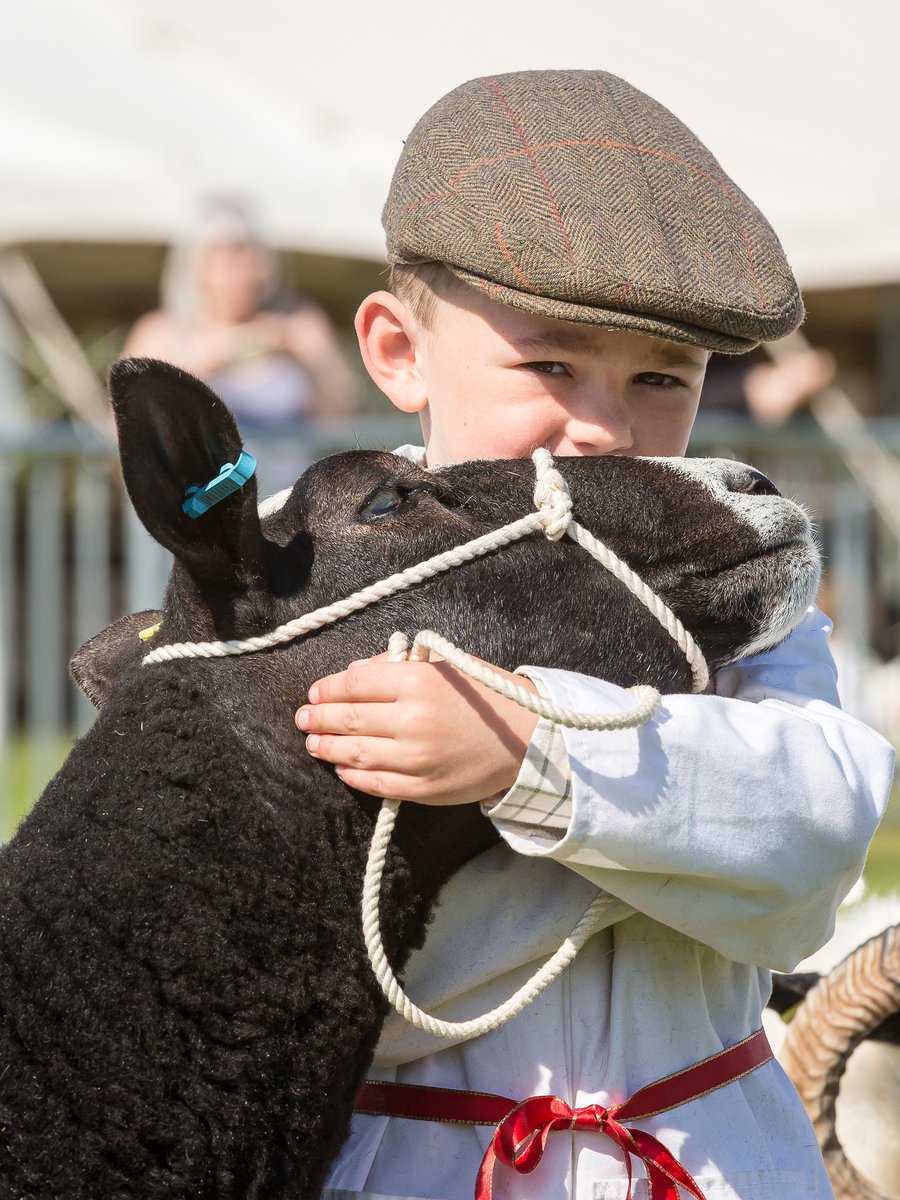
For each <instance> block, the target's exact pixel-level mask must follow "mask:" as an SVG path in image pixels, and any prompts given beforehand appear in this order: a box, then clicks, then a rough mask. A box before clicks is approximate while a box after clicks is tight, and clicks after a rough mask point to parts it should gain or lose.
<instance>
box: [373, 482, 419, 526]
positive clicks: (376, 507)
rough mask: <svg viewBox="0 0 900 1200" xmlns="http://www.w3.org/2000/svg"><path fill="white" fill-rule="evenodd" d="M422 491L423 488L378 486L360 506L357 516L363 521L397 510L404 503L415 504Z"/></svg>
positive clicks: (403, 505) (404, 504)
mask: <svg viewBox="0 0 900 1200" xmlns="http://www.w3.org/2000/svg"><path fill="white" fill-rule="evenodd" d="M423 491H424V489H423V488H399V487H383V488H379V489H378V491H377V492H374V493H373V494H372V495H371V496H370V497H369V498H368V500H366V502H365V503H364V504H363V506H362V507H361V508H360V510H359V517H360V519H361V520H363V521H372V520H376V519H377V518H378V517H385V516H387V515H388V513H393V512H397V510H398V509H401V508H403V507H405V506H406V505H409V504H415V502H416V501H417V500H418V499H419V497H420V496H421V494H422V492H423Z"/></svg>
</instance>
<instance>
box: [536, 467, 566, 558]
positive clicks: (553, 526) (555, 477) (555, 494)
mask: <svg viewBox="0 0 900 1200" xmlns="http://www.w3.org/2000/svg"><path fill="white" fill-rule="evenodd" d="M532 459H533V461H534V468H535V473H536V475H537V479H536V481H535V485H534V506H535V508H536V509H537V510H538V512H539V513H540V514H541V524H542V525H543V527H544V533H545V535H546V536H547V537H548V538H549V540H550V541H551V542H558V541H559V540H560V538H562V537H564V536H565V534H566V532H567V530H568V528H569V526H570V525H571V523H572V497H571V495H570V494H569V485H568V484H567V483H566V481H565V479H563V477H562V475H561V474H560V473H559V471H558V470H557V469H556V466H555V465H554V462H553V456H552V455H551V454H550V451H549V450H546V449H545V448H544V447H541V448H540V449H539V450H535V452H534V454H533V455H532Z"/></svg>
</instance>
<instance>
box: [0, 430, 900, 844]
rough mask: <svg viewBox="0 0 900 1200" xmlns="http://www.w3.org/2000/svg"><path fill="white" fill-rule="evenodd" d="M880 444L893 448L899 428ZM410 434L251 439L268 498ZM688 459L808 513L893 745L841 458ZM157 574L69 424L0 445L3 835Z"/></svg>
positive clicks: (885, 618)
mask: <svg viewBox="0 0 900 1200" xmlns="http://www.w3.org/2000/svg"><path fill="white" fill-rule="evenodd" d="M870 428H874V427H870ZM878 433H879V435H880V437H881V438H882V439H883V441H884V442H885V444H887V445H889V446H891V447H892V448H894V449H895V450H896V449H900V422H893V423H883V424H882V425H881V426H879V427H878ZM415 438H416V425H415V422H412V421H408V420H406V419H403V418H386V419H377V418H368V419H358V420H355V421H354V422H353V423H352V425H350V426H348V425H346V424H344V425H328V424H320V425H315V426H308V427H306V428H305V429H304V430H303V431H302V435H301V436H298V433H297V430H296V428H294V429H293V430H288V431H285V433H283V434H281V435H278V434H276V435H267V436H266V438H265V439H262V438H257V437H255V436H254V437H253V438H252V439H249V440H250V441H251V442H252V445H251V449H252V450H253V452H254V453H255V454H257V456H258V457H259V460H260V485H261V494H262V495H265V494H267V492H268V491H271V490H275V489H276V488H277V487H278V486H283V484H284V482H285V480H284V478H283V475H284V471H285V469H286V468H291V469H295V468H297V467H302V465H303V462H304V461H309V460H311V459H313V458H316V457H320V456H321V455H322V454H324V453H329V452H331V451H334V450H338V449H346V448H357V447H360V446H377V447H379V448H389V447H391V446H394V445H397V444H399V443H401V442H403V441H408V440H414V439H415ZM286 445H287V446H288V447H289V450H288V451H287V452H286V450H285V446H286ZM692 453H694V454H712V455H721V456H726V457H738V458H741V459H744V460H747V461H750V462H753V463H754V464H755V465H756V466H757V467H759V468H760V469H761V470H763V471H765V472H766V473H767V474H769V475H771V476H772V478H773V479H774V480H775V481H776V483H777V484H778V485H779V487H780V488H781V490H782V491H783V492H784V493H785V494H787V495H791V496H793V497H795V498H797V499H798V500H800V501H801V502H802V503H804V504H805V505H806V506H807V507H808V508H810V510H811V511H812V512H813V514H814V516H815V517H816V519H817V521H818V524H819V528H820V535H821V538H822V540H823V542H824V549H825V552H826V561H827V569H828V580H829V593H828V602H827V606H828V608H829V610H830V611H831V612H832V615H833V616H834V617H835V621H836V628H837V632H838V636H837V637H836V642H835V647H836V651H837V657H838V661H839V667H840V669H841V673H842V695H843V698H844V704H845V706H846V707H847V708H848V709H849V710H850V711H851V712H855V713H857V714H858V715H860V716H862V717H863V718H864V719H866V720H868V721H869V722H871V723H873V724H875V725H876V726H878V727H879V728H881V729H882V730H883V731H884V732H885V733H887V734H888V736H896V735H897V733H898V732H900V668H897V667H893V668H892V666H891V665H890V664H887V665H885V664H884V663H883V662H882V661H880V660H881V655H879V654H878V653H876V643H878V644H879V647H880V649H881V651H882V652H883V650H884V643H885V630H886V629H887V628H888V627H889V626H890V623H891V621H895V622H896V621H898V619H900V547H898V544H897V541H896V539H895V538H894V537H893V536H892V535H891V534H890V533H889V532H888V531H887V530H886V529H885V528H884V527H883V526H882V524H881V523H880V522H879V521H878V520H877V519H876V518H875V517H874V516H873V513H872V510H871V507H870V504H869V502H868V499H867V496H866V494H865V492H864V491H863V490H862V489H861V487H860V486H859V484H858V483H857V482H855V481H854V479H853V478H852V476H851V475H850V473H849V472H848V471H847V470H846V468H845V466H844V464H843V462H842V459H841V456H840V454H839V453H838V452H837V451H836V450H835V449H834V448H833V447H832V446H830V445H829V444H828V443H827V441H826V440H825V439H824V438H823V437H822V435H821V434H820V433H819V432H818V430H817V429H816V428H815V427H814V426H812V425H810V426H808V427H806V426H803V425H802V424H797V425H795V426H791V428H790V429H789V430H787V431H779V432H778V433H777V434H770V433H767V432H766V431H761V430H759V429H757V428H756V427H755V426H752V425H750V424H749V423H747V422H741V421H729V420H725V419H719V418H716V419H707V420H705V421H702V422H701V423H700V424H699V425H698V427H697V430H696V434H695V437H694V439H693V442H692ZM898 503H900V496H898ZM169 565H170V560H169V556H168V554H167V553H166V552H165V551H163V550H162V549H161V548H160V547H159V546H158V545H157V544H156V543H155V542H153V541H152V539H151V538H150V537H149V535H148V534H147V533H146V532H145V530H144V529H143V527H142V526H141V524H140V522H139V521H138V520H137V518H136V517H135V515H134V512H133V510H132V508H131V505H130V503H129V502H128V500H127V497H126V496H125V495H124V492H123V489H122V485H121V481H120V477H119V472H118V464H117V459H116V455H115V452H114V448H113V447H112V445H111V443H107V442H104V441H102V440H101V439H99V438H98V437H97V436H96V435H94V434H91V433H87V432H85V431H82V430H79V429H74V428H71V427H68V426H61V427H58V428H52V429H50V430H42V431H39V432H36V433H33V434H29V435H19V436H16V437H7V438H6V439H3V438H2V437H0V768H2V772H3V778H4V780H5V781H6V785H5V787H4V790H3V793H2V794H0V837H3V836H8V834H9V833H10V832H11V829H12V827H13V826H14V824H15V821H16V820H17V819H18V816H19V815H21V811H22V810H23V809H24V808H25V807H27V805H28V803H29V802H30V801H31V800H32V799H33V798H34V797H35V796H36V794H37V792H38V791H39V789H40V787H41V786H42V785H43V783H44V782H45V781H46V779H47V778H48V777H49V775H50V774H51V773H52V771H53V770H54V769H55V768H56V766H57V765H58V762H59V759H60V756H61V754H62V753H64V751H65V748H66V746H67V745H68V743H69V741H70V739H71V737H72V735H73V734H77V733H80V732H82V731H84V730H85V729H86V728H87V727H88V725H89V724H90V721H91V720H92V718H93V709H92V708H91V706H90V704H89V703H88V702H87V701H86V700H85V699H84V697H83V696H81V694H80V692H79V691H78V689H77V688H76V687H75V685H74V684H73V683H72V682H71V681H70V679H69V676H68V660H69V658H70V657H71V655H72V653H73V652H74V650H75V649H76V648H77V647H78V646H79V645H81V644H82V642H84V641H85V640H86V639H87V638H88V637H90V636H91V635H92V634H93V633H95V632H97V631H98V630H100V629H102V628H104V627H105V626H106V625H107V624H108V623H109V622H110V621H111V620H113V619H114V618H116V617H118V616H121V615H123V614H124V613H126V612H134V611H136V610H139V609H143V608H152V607H156V606H158V605H159V603H160V601H161V598H162V593H163V587H164V583H165V579H166V576H167V574H168V570H169ZM898 649H900V647H898Z"/></svg>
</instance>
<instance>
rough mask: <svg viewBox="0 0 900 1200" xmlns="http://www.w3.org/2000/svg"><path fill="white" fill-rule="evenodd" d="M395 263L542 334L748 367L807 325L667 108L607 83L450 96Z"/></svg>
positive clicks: (387, 212) (763, 236)
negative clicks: (533, 318)
mask: <svg viewBox="0 0 900 1200" xmlns="http://www.w3.org/2000/svg"><path fill="white" fill-rule="evenodd" d="M383 222H384V228H385V232H386V234H387V250H388V260H389V261H390V262H392V263H407V264H411V263H422V262H441V263H444V264H446V265H447V266H448V267H449V268H450V269H451V270H452V271H453V272H454V273H455V274H456V275H457V276H459V278H460V279H462V280H464V281H466V282H467V283H470V284H473V285H475V286H477V287H479V288H481V289H483V290H484V292H486V293H487V294H488V295H489V296H491V297H493V298H495V299H497V300H500V301H502V302H503V303H505V304H510V305H513V306H514V307H516V308H521V309H525V310H526V311H527V312H532V313H538V314H541V315H544V316H548V317H556V318H560V319H562V320H567V321H581V322H584V323H586V324H591V325H600V326H605V327H608V328H624V329H632V330H635V331H637V332H639V333H647V334H650V335H653V336H657V337H665V338H668V339H670V340H672V341H676V342H688V343H690V344H692V345H697V346H705V347H706V348H708V349H710V350H719V351H722V352H724V353H728V354H738V353H742V352H743V351H746V350H751V349H752V348H753V347H754V346H755V345H756V344H757V343H758V342H760V341H763V340H772V339H775V338H779V337H783V336H785V334H788V333H790V332H791V330H793V329H795V328H796V327H797V325H799V324H800V322H801V321H802V319H803V303H802V300H801V298H800V292H799V290H798V287H797V284H796V281H795V280H794V277H793V274H792V273H791V269H790V267H789V265H788V263H787V260H786V259H785V256H784V252H783V250H782V248H781V245H780V243H779V241H778V238H777V237H776V236H775V233H774V232H773V230H772V228H771V226H770V225H769V223H768V222H767V221H766V219H765V218H764V217H763V215H762V213H760V211H759V209H758V208H756V206H755V205H754V204H753V203H752V202H751V201H750V200H749V199H748V198H747V197H746V196H745V195H744V193H743V192H742V191H740V189H739V188H738V187H737V186H736V185H735V184H734V183H732V181H731V180H730V179H729V178H728V176H727V175H726V174H725V173H724V171H723V170H722V168H721V167H720V166H719V164H718V162H717V161H716V159H715V158H714V157H713V155H712V154H710V152H709V151H708V150H707V149H706V147H705V146H704V145H703V144H702V143H701V142H700V141H699V140H698V139H697V138H696V137H695V136H694V134H693V133H691V131H690V130H689V129H688V128H687V126H685V125H684V124H682V122H681V121H679V120H678V119H677V117H675V116H673V115H672V113H670V112H669V110H668V109H667V108H664V107H663V106H662V105H661V104H658V103H657V102H656V101H655V100H653V99H651V98H650V97H649V96H647V95H645V94H644V93H643V92H640V91H638V90H637V88H634V87H632V86H631V84H629V83H626V82H625V81H624V80H623V79H619V78H617V76H615V75H610V74H608V73H607V72H605V71H519V72H514V73H512V74H508V75H497V76H494V77H486V78H482V79H473V80H471V81H470V82H468V83H464V84H463V85H462V86H461V87H458V88H456V89H454V91H452V92H449V93H448V94H447V95H446V96H444V97H443V99H441V100H439V101H438V102H437V104H435V105H434V107H433V108H431V109H429V111H428V112H427V113H426V114H425V115H424V117H422V119H421V120H420V121H419V123H418V124H417V125H416V127H415V129H413V131H412V133H411V134H410V136H409V138H408V140H407V142H406V144H405V146H404V149H403V152H402V154H401V155H400V160H399V162H398V163H397V168H396V170H395V172H394V178H393V181H392V183H391V187H390V192H389V194H388V199H387V203H386V205H385V208H384V212H383Z"/></svg>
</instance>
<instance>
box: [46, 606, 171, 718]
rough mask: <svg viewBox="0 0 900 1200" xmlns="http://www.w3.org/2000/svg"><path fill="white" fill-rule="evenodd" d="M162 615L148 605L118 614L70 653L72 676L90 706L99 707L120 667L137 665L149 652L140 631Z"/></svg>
mask: <svg viewBox="0 0 900 1200" xmlns="http://www.w3.org/2000/svg"><path fill="white" fill-rule="evenodd" d="M162 617H163V614H162V613H161V612H157V611H155V610H152V609H148V610H147V611H146V612H139V613H132V614H131V615H130V616H127V617H122V618H121V620H119V621H114V622H113V624H112V625H110V626H108V627H107V628H106V629H103V630H101V632H100V633H95V634H94V636H93V637H92V638H88V640H87V641H86V642H85V643H84V645H83V646H80V647H79V648H78V649H77V650H76V651H75V653H74V654H73V655H72V658H71V661H70V662H69V670H70V671H71V672H72V678H73V679H74V680H75V682H76V683H77V684H78V686H79V687H80V688H81V690H82V691H83V692H84V694H85V695H86V696H87V698H88V700H90V702H91V704H93V706H94V708H102V707H103V705H104V704H105V703H106V697H107V696H108V695H109V691H110V688H111V687H112V685H113V684H114V683H115V681H116V680H117V679H118V677H119V676H120V675H121V674H122V673H123V671H127V670H129V669H130V668H131V667H136V666H138V664H139V663H140V661H141V659H142V658H143V657H144V656H145V655H146V654H149V653H150V650H151V648H152V647H151V645H148V643H147V642H145V641H142V640H141V637H140V634H141V633H144V634H148V633H149V632H150V631H151V630H152V629H153V627H154V626H155V625H157V624H159V622H160V621H161V620H162Z"/></svg>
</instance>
